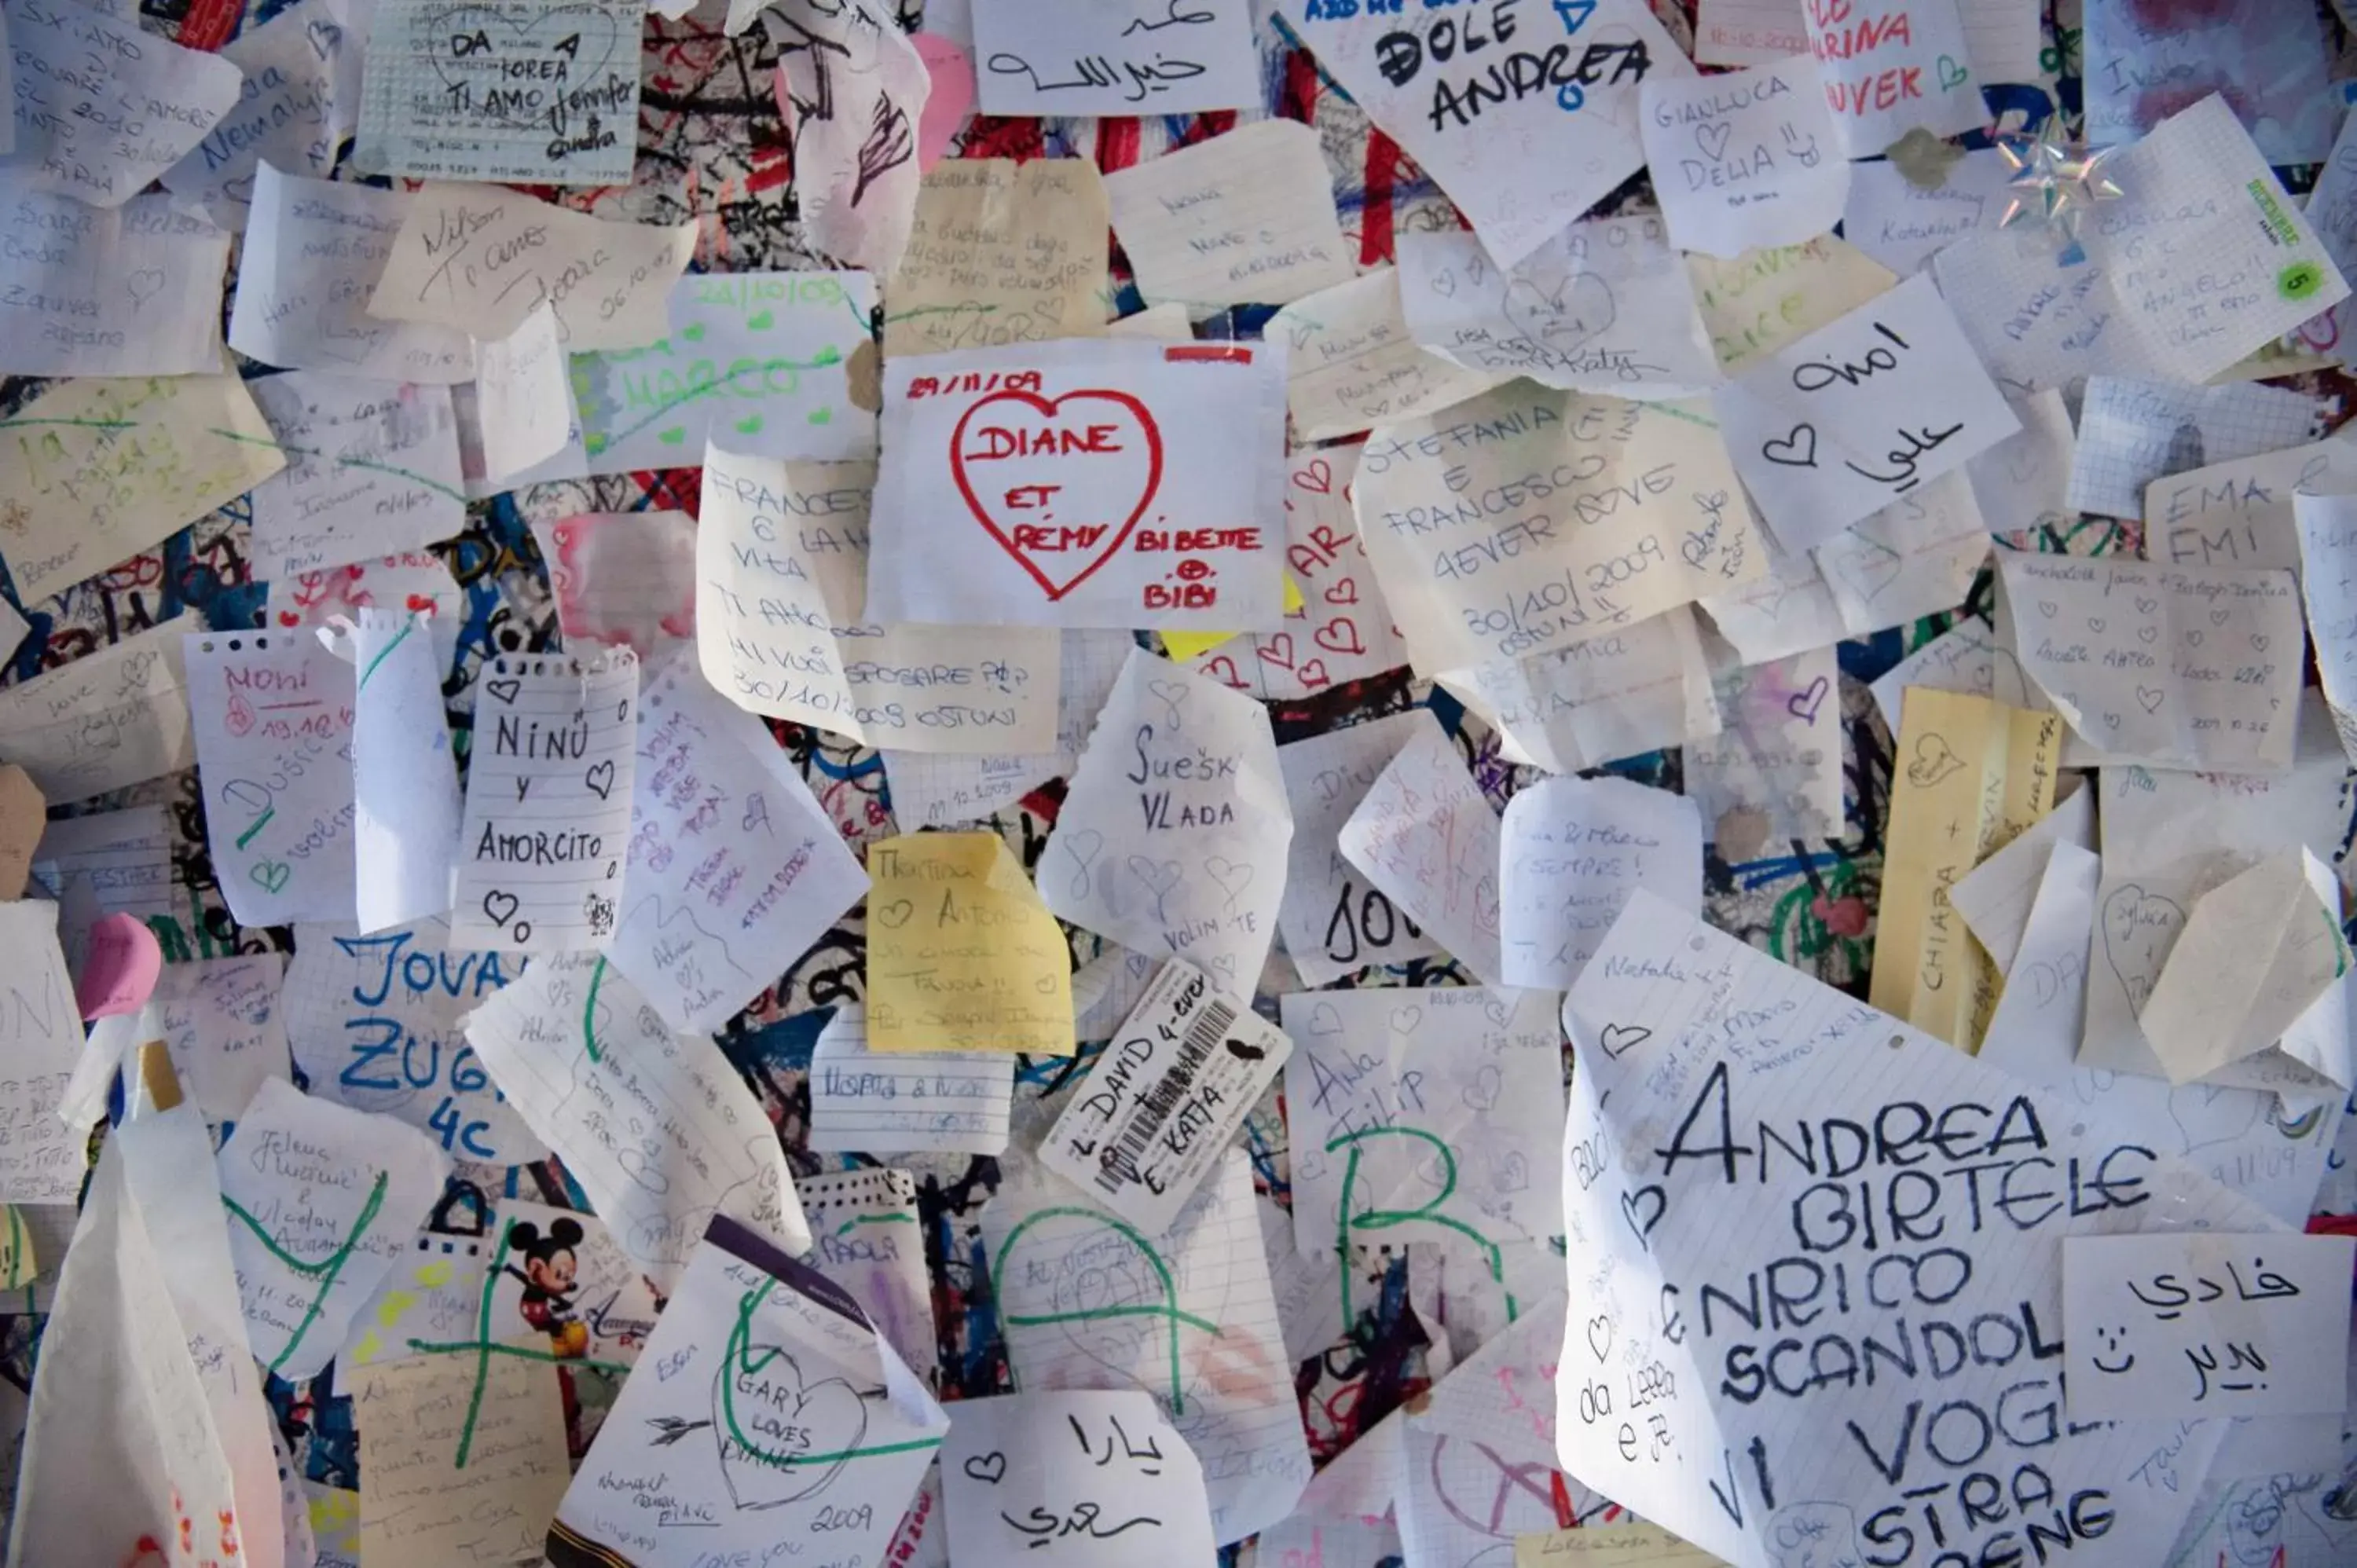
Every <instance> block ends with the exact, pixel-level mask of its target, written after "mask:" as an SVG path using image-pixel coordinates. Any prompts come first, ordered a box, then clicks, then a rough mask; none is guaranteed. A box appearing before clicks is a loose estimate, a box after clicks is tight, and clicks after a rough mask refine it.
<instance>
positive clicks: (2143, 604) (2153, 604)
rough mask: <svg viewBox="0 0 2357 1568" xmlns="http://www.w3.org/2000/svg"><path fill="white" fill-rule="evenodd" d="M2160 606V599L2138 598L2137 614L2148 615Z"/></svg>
mask: <svg viewBox="0 0 2357 1568" xmlns="http://www.w3.org/2000/svg"><path fill="white" fill-rule="evenodd" d="M2158 608H2160V601H2159V600H2158V599H2138V600H2137V601H2136V614H2138V615H2144V616H2148V615H2150V614H2152V612H2153V611H2155V610H2157V609H2158Z"/></svg>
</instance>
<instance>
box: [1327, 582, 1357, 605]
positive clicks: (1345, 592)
mask: <svg viewBox="0 0 2357 1568" xmlns="http://www.w3.org/2000/svg"><path fill="white" fill-rule="evenodd" d="M1326 602H1327V603H1328V604H1329V605H1355V604H1357V603H1358V602H1359V579H1357V578H1356V577H1344V578H1342V579H1341V580H1340V581H1339V582H1337V583H1335V584H1334V585H1333V586H1331V587H1329V588H1328V589H1327V590H1326Z"/></svg>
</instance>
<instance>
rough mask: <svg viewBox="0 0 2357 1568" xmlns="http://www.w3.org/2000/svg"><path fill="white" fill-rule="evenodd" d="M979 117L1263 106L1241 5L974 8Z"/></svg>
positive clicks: (1217, 1) (1246, 10)
mask: <svg viewBox="0 0 2357 1568" xmlns="http://www.w3.org/2000/svg"><path fill="white" fill-rule="evenodd" d="M974 64H975V66H976V68H977V69H976V70H975V80H976V82H977V84H978V86H979V88H980V93H979V96H980V99H981V103H982V112H983V113H985V114H1082V115H1086V114H1197V113H1202V112H1203V111H1204V110H1207V109H1243V108H1248V107H1253V106H1256V105H1257V104H1258V103H1259V102H1260V98H1261V91H1260V57H1259V56H1258V54H1257V53H1255V52H1254V48H1253V37H1252V10H1251V7H1250V6H1249V5H1245V4H1244V3H1243V0H1195V3H1190V4H1189V5H1188V6H1187V7H1186V8H1184V9H1181V8H1180V7H1179V6H1176V5H1169V4H1168V3H1167V0H1165V3H1159V4H1157V0H978V3H977V4H976V5H974Z"/></svg>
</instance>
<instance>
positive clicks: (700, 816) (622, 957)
mask: <svg viewBox="0 0 2357 1568" xmlns="http://www.w3.org/2000/svg"><path fill="white" fill-rule="evenodd" d="M632 744H633V745H634V746H635V747H636V757H637V766H636V768H635V769H634V770H633V777H632V779H631V785H630V792H629V794H628V796H627V799H628V800H629V801H630V845H629V865H628V871H627V875H626V878H625V881H624V884H623V893H624V898H625V903H624V908H623V909H622V911H621V921H620V924H619V927H618V928H617V929H616V930H615V932H614V934H613V936H612V937H611V938H610V939H609V940H608V952H610V953H611V955H612V957H613V961H614V967H615V968H616V969H618V970H619V971H620V972H622V973H624V974H626V975H628V976H629V977H630V980H631V982H632V983H634V984H636V985H637V986H639V987H640V990H642V991H643V992H644V993H645V994H646V996H647V998H648V1000H649V1001H650V1002H651V1003H652V1004H654V1006H655V1007H656V1009H657V1010H658V1011H659V1012H660V1013H661V1014H662V1016H663V1017H665V1018H666V1019H668V1020H670V1021H671V1023H672V1024H673V1026H675V1027H678V1028H682V1029H697V1030H705V1031H709V1030H714V1029H717V1028H719V1027H720V1026H722V1025H724V1024H726V1022H727V1021H728V1020H729V1019H730V1018H731V1017H733V1016H735V1015H736V1014H737V1012H738V1011H739V1010H740V1009H742V1008H743V1007H744V1006H745V1005H746V1004H748V1003H749V1002H751V1001H752V1000H753V998H754V997H755V996H757V995H759V994H760V993H761V991H762V989H763V988H764V987H765V986H768V985H769V984H770V983H772V982H773V981H775V980H776V978H777V977H778V975H779V974H780V972H783V971H784V969H785V968H786V967H787V966H788V965H790V964H791V963H792V962H793V961H794V960H795V959H796V958H797V957H798V956H799V955H801V954H802V953H804V952H807V951H809V950H810V948H811V945H812V944H813V942H815V941H817V940H818V939H819V937H820V935H821V934H822V933H823V932H824V931H825V930H826V929H827V928H828V927H829V926H831V925H833V924H834V921H835V920H836V919H837V918H840V917H841V916H842V915H843V913H844V911H845V910H847V909H849V908H851V906H852V905H854V904H855V903H856V902H858V900H859V898H860V897H861V896H862V895H863V894H864V893H866V890H867V875H866V872H864V871H862V870H861V869H860V866H859V862H858V861H857V860H856V859H855V858H854V857H853V855H852V854H851V852H850V851H849V850H848V849H846V848H845V847H844V843H843V835H842V834H841V833H840V832H838V831H837V830H836V828H835V825H834V822H833V820H832V819H830V818H829V817H828V815H827V813H826V811H824V810H823V808H822V807H821V806H820V805H819V803H818V800H817V799H816V798H815V797H814V796H813V795H812V794H811V790H810V786H809V785H808V784H806V783H804V782H803V781H802V774H801V773H800V772H799V771H798V770H797V769H796V768H794V766H793V763H792V761H791V759H790V758H789V757H787V756H786V755H785V754H784V753H783V752H782V751H780V750H779V748H778V746H777V744H776V742H774V741H773V740H771V739H770V733H769V731H768V730H766V729H764V728H763V727H762V726H761V722H760V721H759V719H756V718H755V717H753V715H752V714H748V713H746V712H745V711H744V710H743V709H741V708H737V707H735V706H732V705H731V704H730V703H728V702H726V700H725V699H723V698H722V697H721V696H720V695H719V694H718V693H715V692H714V691H713V690H712V688H711V687H709V686H707V685H705V683H704V681H703V679H702V678H701V677H700V676H698V675H697V674H696V672H695V664H694V660H693V659H692V658H690V657H688V656H687V655H686V653H685V651H684V650H683V651H682V652H681V653H679V654H676V655H673V657H672V659H671V660H670V661H669V662H668V663H666V664H664V665H662V666H661V667H660V668H658V669H657V670H655V671H654V672H653V673H652V674H651V675H649V676H648V677H647V681H646V686H645V690H644V693H643V694H642V696H641V699H640V703H639V718H638V730H637V735H636V737H635V740H634V742H633V743H632Z"/></svg>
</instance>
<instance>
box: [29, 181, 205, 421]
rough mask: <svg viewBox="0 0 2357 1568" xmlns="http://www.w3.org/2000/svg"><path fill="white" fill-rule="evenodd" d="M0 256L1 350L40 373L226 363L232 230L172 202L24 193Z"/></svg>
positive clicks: (127, 371) (161, 370)
mask: <svg viewBox="0 0 2357 1568" xmlns="http://www.w3.org/2000/svg"><path fill="white" fill-rule="evenodd" d="M6 211H7V216H8V224H9V228H10V230H11V231H14V232H15V233H16V235H17V236H18V239H17V241H16V243H15V244H14V245H12V246H10V247H9V248H8V251H7V253H6V254H5V256H0V299H5V300H6V302H7V304H8V306H9V307H10V308H9V309H8V311H7V313H6V315H5V317H0V351H5V353H6V355H7V362H8V364H9V366H10V367H11V369H12V370H20V371H22V372H24V373H27V374H34V375H46V376H134V375H159V376H180V375H200V374H202V373H204V372H206V371H213V370H217V369H219V368H220V366H221V272H222V270H223V269H224V268H225V267H226V266H227V265H228V264H229V241H230V236H229V234H228V232H227V231H224V230H221V229H217V228H215V227H214V226H213V225H212V224H211V223H210V222H208V221H207V220H205V219H203V218H201V217H199V216H197V215H195V214H192V213H184V212H180V211H178V210H176V209H174V208H173V207H172V205H171V201H170V199H169V198H167V197H162V196H137V197H134V198H132V199H130V200H129V201H127V202H125V203H124V205H123V206H122V207H120V208H115V209H108V208H98V207H86V206H84V205H83V204H82V203H81V202H79V201H77V200H75V199H73V198H72V197H70V196H49V195H44V194H42V193H40V192H38V191H30V190H27V191H20V192H18V193H16V195H14V196H13V197H12V198H10V199H9V201H8V204H7V209H6Z"/></svg>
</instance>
